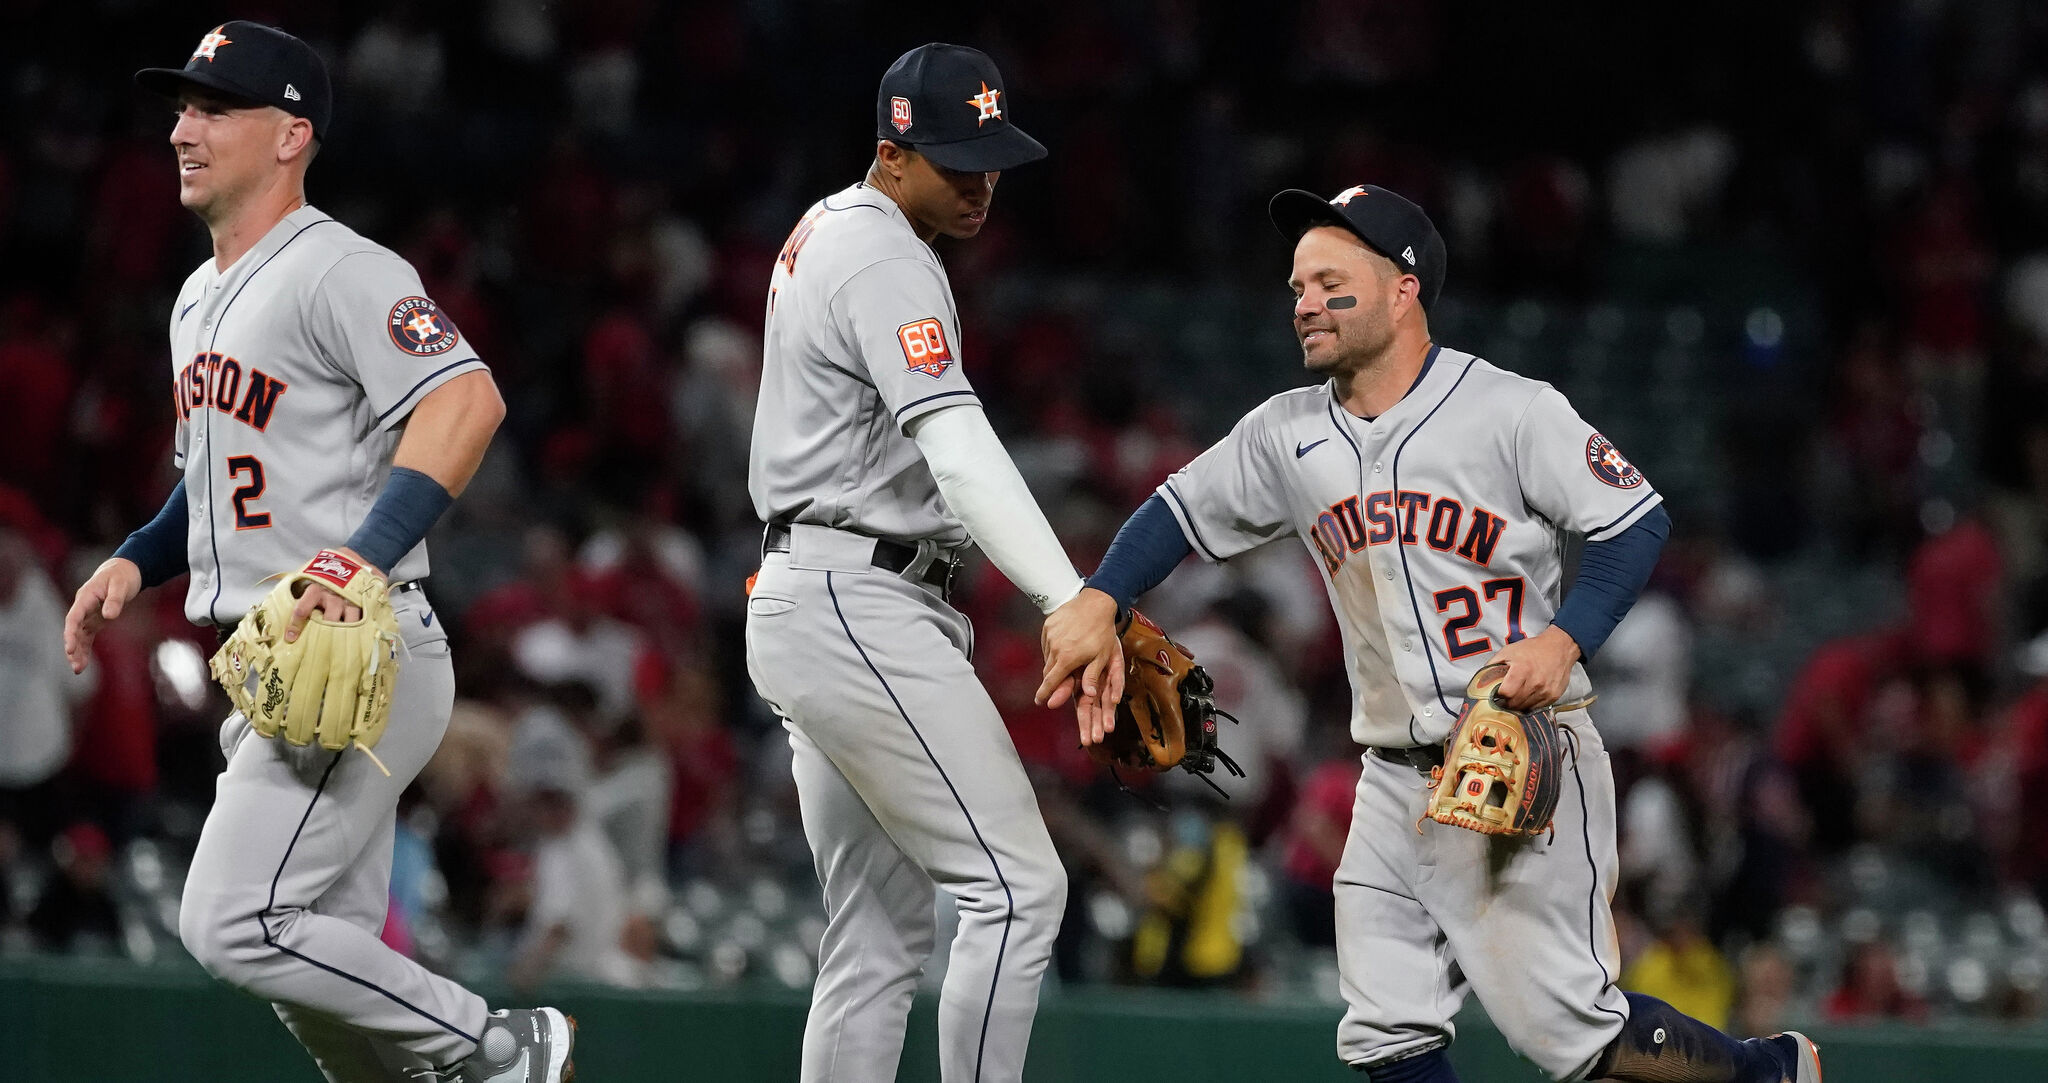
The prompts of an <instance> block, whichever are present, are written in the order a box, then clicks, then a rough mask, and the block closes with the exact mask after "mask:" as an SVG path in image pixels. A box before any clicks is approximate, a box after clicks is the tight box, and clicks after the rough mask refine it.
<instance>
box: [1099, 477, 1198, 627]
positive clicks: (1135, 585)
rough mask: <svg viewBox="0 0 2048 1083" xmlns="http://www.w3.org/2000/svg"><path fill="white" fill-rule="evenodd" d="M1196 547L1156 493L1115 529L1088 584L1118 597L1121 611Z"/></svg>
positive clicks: (1163, 578)
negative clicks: (1114, 536)
mask: <svg viewBox="0 0 2048 1083" xmlns="http://www.w3.org/2000/svg"><path fill="white" fill-rule="evenodd" d="M1194 551H1195V550H1194V547H1193V546H1190V545H1189V544H1188V539H1187V535H1186V534H1183V533H1182V532H1181V529H1180V520H1178V519H1175V518H1174V517H1173V509H1171V508H1168V507H1167V506H1166V498H1165V497H1162V496H1160V495H1159V494H1158V493H1154V494H1152V498H1151V499H1149V500H1147V501H1145V502H1144V503H1143V504H1140V505H1138V510H1137V511H1135V512H1133V513H1132V514H1131V517H1130V518H1129V519H1127V520H1125V521H1124V525H1123V527H1122V528H1121V529H1119V530H1118V531H1117V532H1116V539H1115V540H1114V541H1112V542H1110V543H1109V552H1107V553H1104V554H1103V556H1102V563H1101V564H1100V565H1098V566H1097V567H1096V569H1095V574H1094V575H1091V576H1089V577H1088V585H1089V586H1091V587H1094V588H1095V589H1096V590H1099V591H1101V592H1103V593H1104V594H1107V595H1109V596H1110V597H1111V598H1114V599H1116V607H1117V611H1118V612H1122V611H1124V610H1126V609H1129V608H1130V607H1131V605H1132V603H1134V602H1136V601H1137V600H1138V596H1139V595H1141V594H1144V593H1145V592H1146V591H1148V590H1151V589H1152V588H1153V587H1156V586H1158V585H1159V584H1161V583H1163V582H1165V581H1166V577H1167V576H1169V575H1171V574H1173V570H1174V569H1175V568H1177V567H1179V566H1180V562H1181V561H1182V560H1185V559H1187V556H1188V554H1190V553H1192V552H1194Z"/></svg>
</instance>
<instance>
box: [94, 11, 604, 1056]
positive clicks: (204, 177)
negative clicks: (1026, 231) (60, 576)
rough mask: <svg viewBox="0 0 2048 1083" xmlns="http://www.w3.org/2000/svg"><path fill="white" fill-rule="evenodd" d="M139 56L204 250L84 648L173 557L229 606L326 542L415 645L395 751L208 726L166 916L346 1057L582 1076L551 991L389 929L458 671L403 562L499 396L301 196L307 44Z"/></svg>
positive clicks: (321, 120) (408, 289)
mask: <svg viewBox="0 0 2048 1083" xmlns="http://www.w3.org/2000/svg"><path fill="white" fill-rule="evenodd" d="M136 80H137V82H139V83H141V84H142V85H143V86H144V87H145V88H148V89H150V90H152V91H156V92H158V93H161V94H164V95H166V96H168V97H171V98H174V99H176V101H177V102H178V113H177V123H176V126H175V127H173V128H172V130H171V140H170V141H171V145H172V148H173V149H174V150H175V151H176V155H177V162H178V170H179V198H180V201H181V202H183V204H184V205H185V206H186V207H187V208H189V209H190V210H192V211H193V212H194V213H196V214H197V215H199V217H200V218H201V219H202V220H204V221H205V222H206V225H207V228H208V230H209V232H210V233H211V234H212V237H213V250H214V258H212V259H210V260H208V261H207V262H206V263H204V264H203V265H201V266H200V267H199V269H198V270H196V271H194V272H193V273H192V275H191V277H190V278H188V279H186V281H185V284H184V287H183V288H182V289H180V290H179V292H178V300H177V303H176V305H175V306H174V307H173V308H172V311H171V318H170V342H171V366H172V373H171V375H172V381H171V390H172V397H173V399H174V401H175V403H176V407H177V411H178V426H177V439H176V448H175V455H174V460H175V462H176V464H177V466H178V467H179V468H180V469H181V470H182V471H183V472H184V478H183V480H182V481H180V482H179V483H178V485H177V487H176V488H175V489H173V490H172V493H171V496H170V499H169V500H168V501H166V503H165V505H164V509H163V511H162V513H160V514H159V515H158V516H157V518H156V519H155V520H154V521H152V522H151V523H150V524H149V525H147V526H145V527H143V528H142V529H141V530H138V531H136V532H135V533H134V534H133V535H131V536H130V537H129V539H128V541H127V542H126V543H124V544H123V545H122V546H121V548H120V549H119V550H118V551H117V553H116V555H115V556H114V557H113V558H111V559H109V560H108V561H106V563H104V564H102V565H101V566H100V568H99V569H98V570H97V571H96V572H94V573H93V575H92V578H91V579H89V580H88V581H87V582H86V583H85V585H84V586H81V587H80V588H79V589H78V594H77V597H76V599H75V601H74V603H73V605H72V607H71V612H70V615H69V617H68V618H67V621H66V624H65V629H64V639H65V652H66V654H67V655H68V656H69V657H70V659H71V664H72V667H73V668H74V669H75V670H78V671H83V670H84V668H85V666H86V663H87V661H88V660H89V659H90V657H91V650H92V643H93V638H94V636H95V635H96V634H97V632H98V631H99V629H100V628H101V627H103V626H104V625H105V623H106V622H107V621H110V620H113V619H115V618H117V617H119V616H120V614H121V612H122V610H123V608H124V607H126V606H127V605H128V604H129V603H130V602H131V601H132V600H133V599H134V597H135V595H136V594H137V593H138V592H139V591H141V590H142V589H143V588H144V587H148V586H154V585H156V584H159V583H162V582H164V581H166V580H169V579H171V578H173V577H174V576H176V575H178V574H181V573H184V572H186V571H188V570H189V571H190V573H191V586H190V588H189V590H188V591H187V593H186V598H185V614H186V616H187V617H188V618H190V619H191V620H193V621H195V622H197V623H200V624H211V625H214V626H216V627H218V628H220V629H221V630H222V631H223V633H225V632H226V631H228V630H231V629H232V628H233V627H234V626H235V625H236V623H237V622H239V621H240V620H241V618H242V616H243V614H244V613H246V612H248V611H249V609H250V607H251V606H253V605H254V604H255V603H256V602H257V601H258V599H260V598H261V597H262V596H263V595H264V594H265V593H266V590H267V585H266V583H265V580H266V579H267V578H268V577H270V576H273V575H274V574H276V573H279V572H288V571H291V570H293V569H295V568H297V567H299V566H300V565H302V564H304V563H305V562H306V561H307V559H308V558H309V557H311V556H312V555H313V554H315V553H316V552H319V551H320V550H322V549H323V548H334V549H336V550H337V551H338V553H339V554H340V556H341V557H342V558H343V559H344V560H345V561H356V562H357V563H358V564H360V565H362V566H366V567H371V568H375V569H383V570H385V571H388V573H389V574H388V578H389V581H390V583H391V584H393V589H392V591H391V602H392V605H393V607H394V609H395V610H396V612H397V619H398V623H399V626H400V628H401V630H402V635H403V638H404V644H405V650H404V652H403V657H402V660H401V664H400V672H399V676H398V680H397V686H396V690H395V693H394V696H393V700H392V706H391V714H390V718H391V722H390V726H389V728H388V730H387V731H386V733H385V736H384V738H383V741H382V742H381V744H380V745H379V747H378V752H377V755H378V756H379V757H381V759H382V763H383V766H384V768H388V770H389V773H388V774H386V773H385V771H384V770H382V769H380V768H379V766H378V765H377V763H376V762H374V761H373V760H372V759H371V758H370V757H369V756H359V755H351V754H349V753H348V752H324V751H323V750H322V749H321V748H320V747H319V746H318V745H313V746H308V747H306V748H303V749H299V748H294V747H292V746H290V745H287V744H285V743H284V742H282V741H274V740H265V739H263V738H262V737H260V736H256V735H253V734H252V730H251V728H250V726H249V723H248V722H247V721H246V720H245V719H244V718H243V717H242V716H241V715H240V714H239V713H237V714H234V715H231V716H229V718H228V719H227V721H226V722H225V723H224V724H223V725H222V727H221V735H220V741H221V751H222V752H223V753H224V754H225V756H226V757H227V767H226V770H225V771H224V772H223V773H222V774H221V776H220V779H219V783H218V786H217V790H216V794H215V798H214V804H213V808H212V811H211V812H210V813H209V814H208V816H207V819H206V825H205V828H204V829H203V830H202V832H201V834H200V838H199V846H198V850H197V852H196V853H194V855H193V858H192V866H191V869H190V872H189V873H188V875H187V878H186V883H185V895H184V901H183V905H182V907H181V908H180V912H179V920H178V931H179V935H180V937H181V938H182V939H183V941H184V943H185V946H186V948H187V949H188V950H189V951H191V953H192V955H193V957H194V958H196V959H198V960H199V962H200V964H201V965H202V966H204V967H205V968H206V969H207V970H208V971H209V972H211V973H212V974H213V975H214V976H215V977H217V978H219V979H221V980H222V981H225V982H227V983H229V984H231V985H234V986H236V987H238V988H240V989H243V990H245V991H247V992H249V993H251V994H253V995H255V996H258V997H261V998H263V999H265V1000H268V1001H270V1002H271V1003H272V1004H273V1005H274V1006H275V1008H276V1011H277V1014H278V1017H279V1018H281V1019H282V1020H283V1021H284V1023H285V1025H286V1026H288V1027H290V1028H291V1031H292V1033H293V1034H294V1035H296V1036H297V1037H298V1039H299V1041H300V1042H301V1043H302V1044H303V1045H305V1047H306V1049H307V1050H308V1051H309V1052H310V1053H311V1054H312V1055H313V1058H314V1060H315V1061H316V1062H317V1063H318V1065H319V1068H320V1070H321V1072H322V1073H324V1074H325V1076H326V1077H327V1078H328V1079H329V1080H333V1081H336V1083H341V1081H349V1083H355V1081H367V1080H392V1079H407V1080H419V1081H426V1080H470V1081H491V1083H514V1081H517V1083H560V1081H562V1080H566V1079H568V1078H570V1077H571V1076H572V1075H573V1069H572V1068H571V1067H570V1065H569V1058H570V1052H571V1045H572V1043H573V1026H572V1024H571V1022H570V1020H569V1019H568V1018H567V1017H566V1016H564V1015H563V1014H562V1013H561V1012H560V1011H558V1010H556V1009H553V1008H541V1009H534V1010H517V1011H497V1012H492V1011H489V1010H488V1009H487V1007H486V1005H485V1004H484V1001H483V999H482V998H480V997H478V996H477V995H476V994H475V993H472V992H470V991H469V990H467V989H464V988H463V987H462V986H460V985H457V984H456V983H454V982H452V981H449V980H448V979H446V978H443V977H440V976H439V975H436V974H433V973H430V972H428V971H427V970H426V969H424V968H422V967H421V966H420V965H419V964H417V963H415V962H413V961H412V960H410V959H408V958H406V957H405V956H403V955H400V954H399V953H398V952H396V951H393V950H392V949H391V948H389V947H386V946H385V945H384V943H383V942H382V941H381V940H380V939H379V938H378V933H379V931H380V929H381V928H382V926H383V923H384V917H385V906H386V900H387V899H388V897H389V890H390V880H391V858H392V830H393V826H394V824H395V818H396V810H397V805H398V797H399V793H400V792H401V791H402V790H404V789H405V787H406V786H407V785H408V784H409V783H411V781H412V780H413V777H414V776H415V775H417V774H418V773H419V771H420V768H421V767H422V766H424V765H425V764H426V762H427V759H428V757H429V756H431V755H432V754H433V752H434V749H435V747H436V746H437V745H439V744H440V741H441V735H442V732H443V731H444V730H445V729H446V728H447V725H448V716H449V712H450V710H451V708H452V706H453V702H454V695H455V681H454V674H453V670H452V668H451V665H450V661H449V653H448V638H447V633H446V632H445V630H444V629H443V628H442V626H441V624H440V622H439V621H438V620H436V619H435V616H434V610H433V608H432V606H430V605H429V604H428V602H427V598H426V595H425V593H424V592H423V591H422V590H421V589H420V585H419V583H420V580H422V579H423V578H425V576H426V574H427V551H426V548H425V546H424V545H423V544H422V543H421V539H422V538H423V537H425V535H426V532H427V529H428V528H429V527H430V526H432V525H433V522H434V520H435V519H436V518H438V517H439V515H440V514H441V512H442V511H443V510H445V509H446V508H447V506H448V505H449V503H450V502H451V501H452V500H453V499H454V496H455V495H456V494H457V493H459V492H461V490H462V488H463V486H464V485H465V484H467V483H468V481H469V479H470V476H471V475H472V474H473V473H474V472H475V470H476V468H477V465H478V464H479V463H480V462H481V461H482V458H483V454H484V450H485V448H486V447H487V446H488V445H489V443H490V439H491V434H492V433H493V432H494V431H496V429H497V425H498V422H499V420H500V419H501V418H502V417H503V416H504V404H503V402H502V401H501V400H500V399H499V397H498V392H497V388H496V386H495V384H494V383H493V382H492V380H491V376H490V373H489V371H488V370H487V369H486V368H485V367H484V364H483V362H482V361H480V360H478V359H477V356H476V353H475V351H474V350H472V349H471V348H470V347H469V344H468V343H467V342H465V341H463V338H462V335H461V333H460V332H459V331H458V330H457V328H456V327H455V325H454V324H453V323H452V322H450V320H449V319H448V317H447V316H446V315H444V314H442V313H441V312H440V311H439V310H438V309H437V308H436V307H435V305H434V303H433V301H431V300H429V299H428V298H427V297H426V296H425V295H424V291H423V290H422V289H421V287H420V280H419V276H418V275H417V274H415V273H414V271H413V269H412V268H411V267H410V266H409V265H408V264H406V262H405V261H404V260H402V259H400V258H398V256H396V255H394V254H393V253H391V252H390V251H388V250H386V249H384V248H382V247H379V246H378V245H376V244H373V243H371V242H370V241H368V240H365V239H364V238H362V237H361V236H358V235H357V234H356V233H355V232H354V231H352V230H350V229H349V228H348V227H346V226H343V225H342V224H341V223H339V222H336V221H335V220H334V219H332V218H329V217H328V216H327V215H325V214H322V213H321V212H320V211H318V210H316V209H315V208H313V207H312V206H310V205H308V204H307V203H306V200H305V174H306V168H307V165H308V163H309V162H310V161H311V160H312V158H313V156H314V154H315V152H316V151H317V149H318V145H319V144H318V140H319V139H320V137H321V136H322V135H324V134H325V133H326V131H327V124H328V114H329V109H330V93H329V87H328V80H327V74H326V70H325V68H324V66H323V65H322V63H321V61H320V58H319V57H318V55H317V54H315V53H314V52H313V50H312V49H311V48H309V47H308V46H307V45H306V44H305V43H303V42H301V41H300V40H299V39H297V38H295V37H292V36H291V35H289V34H286V33H284V32H283V31H280V30H277V29H275V28H272V27H268V26H262V25H258V24H255V23H248V22H230V23H226V24H223V25H221V26H218V27H215V28H214V29H213V30H212V31H210V32H208V33H207V34H206V35H205V37H204V38H202V39H201V40H200V42H199V47H198V49H197V50H196V51H194V52H193V54H192V56H191V58H190V60H188V61H187V63H186V64H185V66H184V67H183V68H182V69H177V68H152V69H147V70H145V71H142V72H138V73H137V75H136ZM344 543H345V544H344ZM353 608H354V607H352V606H347V605H346V604H345V603H344V602H343V601H342V600H341V599H340V598H339V597H338V596H337V595H334V594H331V593H328V592H327V591H326V590H325V589H323V588H320V587H317V586H316V587H311V588H309V589H308V590H307V591H306V593H305V594H304V595H303V596H302V597H301V598H300V600H299V605H298V608H297V611H296V612H295V614H294V619H293V622H292V627H291V630H290V631H289V632H288V634H289V635H294V636H295V635H296V634H297V629H298V627H299V626H300V625H302V624H303V622H304V620H305V619H306V617H307V616H308V615H309V614H310V613H312V612H313V611H314V610H315V609H319V610H320V611H321V612H323V613H324V614H325V615H326V616H327V617H329V618H330V619H335V620H349V619H355V617H356V616H357V615H358V614H356V613H353V612H349V610H352V609H353Z"/></svg>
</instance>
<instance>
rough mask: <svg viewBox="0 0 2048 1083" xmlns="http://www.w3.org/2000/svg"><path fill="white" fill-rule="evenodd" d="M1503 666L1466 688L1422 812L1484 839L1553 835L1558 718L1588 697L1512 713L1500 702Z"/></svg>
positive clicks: (1486, 669) (1487, 669) (1558, 783)
mask: <svg viewBox="0 0 2048 1083" xmlns="http://www.w3.org/2000/svg"><path fill="white" fill-rule="evenodd" d="M1507 674H1508V667H1507V663H1505V662H1495V663H1493V664H1491V665H1486V666H1481V667H1480V669H1479V672H1477V673H1474V674H1473V675H1472V679H1471V680H1470V681H1468V682H1466V685H1465V705H1464V707H1463V708H1461V709H1460V710H1459V711H1458V721H1457V724H1456V725H1454V726H1452V727H1451V736H1450V738H1449V739H1448V740H1446V741H1445V742H1444V762H1443V765H1442V766H1441V767H1435V768H1432V769H1431V770H1430V773H1429V776H1430V787H1431V788H1430V796H1429V804H1428V805H1427V806H1425V807H1426V808H1427V810H1428V811H1427V812H1425V813H1424V815H1425V816H1427V817H1428V818H1429V819H1432V820H1435V821H1436V822H1438V823H1440V824H1450V825H1451V826H1453V827H1463V828H1466V829H1468V830H1472V831H1477V832H1480V833H1481V834H1486V835H1514V836H1526V835H1540V834H1543V833H1544V832H1546V831H1549V830H1550V822H1551V818H1552V816H1553V815H1554V814H1555V813H1556V812H1557V798H1558V795H1559V794H1560V793H1561V792H1562V783H1563V780H1562V779H1560V778H1559V777H1558V774H1559V772H1560V771H1561V770H1562V769H1563V758H1562V757H1563V742H1564V737H1563V731H1562V729H1561V728H1560V727H1559V726H1558V724H1557V716H1558V714H1559V713H1560V712H1563V711H1573V710H1577V709H1579V708H1581V707H1584V706H1585V705H1586V704H1588V703H1591V702H1592V700H1591V699H1586V700H1581V701H1579V702H1577V703H1567V704H1556V705H1553V706H1550V707H1545V708H1542V709H1541V710H1535V711H1517V710H1514V709H1512V708H1510V707H1508V706H1507V705H1506V704H1503V703H1502V702H1501V701H1500V698H1499V693H1500V682H1501V680H1502V678H1504V677H1506V676H1507Z"/></svg>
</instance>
